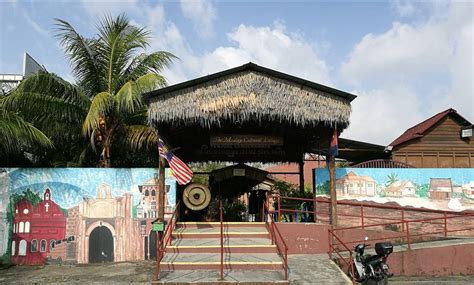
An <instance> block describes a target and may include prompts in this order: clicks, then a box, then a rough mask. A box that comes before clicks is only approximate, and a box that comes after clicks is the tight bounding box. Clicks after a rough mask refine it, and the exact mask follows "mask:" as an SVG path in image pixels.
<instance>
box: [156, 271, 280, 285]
mask: <svg viewBox="0 0 474 285" xmlns="http://www.w3.org/2000/svg"><path fill="white" fill-rule="evenodd" d="M283 277H284V276H283V273H282V272H280V271H273V270H252V271H251V272H249V271H248V270H226V271H224V280H223V281H219V278H220V271H219V270H177V271H162V272H161V273H160V281H154V282H152V284H170V283H172V284H183V285H188V284H189V285H191V284H192V285H208V284H216V285H217V284H226V285H230V284H232V285H233V284H236V285H237V284H239V285H270V284H279V285H283V284H289V281H287V280H283Z"/></svg>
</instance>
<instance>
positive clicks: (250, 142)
mask: <svg viewBox="0 0 474 285" xmlns="http://www.w3.org/2000/svg"><path fill="white" fill-rule="evenodd" d="M282 145H283V137H281V136H262V135H222V134H221V135H211V137H210V146H211V147H212V148H270V147H272V146H282Z"/></svg>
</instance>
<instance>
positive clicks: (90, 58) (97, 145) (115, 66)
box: [6, 15, 175, 167]
mask: <svg viewBox="0 0 474 285" xmlns="http://www.w3.org/2000/svg"><path fill="white" fill-rule="evenodd" d="M56 25H57V33H56V36H57V37H58V39H59V40H60V43H61V45H62V46H63V48H64V50H65V53H66V57H67V58H68V59H69V61H70V63H71V67H72V72H73V76H74V78H75V81H76V83H75V84H71V83H69V82H66V81H64V80H63V79H61V78H59V77H57V76H55V75H54V74H51V73H48V72H45V71H40V72H39V73H37V74H35V75H33V76H30V77H28V78H27V79H25V80H24V82H23V83H22V84H21V85H20V87H19V88H18V90H17V91H15V92H14V94H13V95H12V96H10V97H11V98H8V99H7V101H8V102H7V104H6V105H7V106H9V107H10V108H13V109H14V110H16V111H19V112H21V113H23V114H24V115H26V116H27V117H29V119H30V120H31V122H32V123H34V124H35V125H36V124H39V125H41V126H43V127H45V128H46V129H48V130H50V131H49V132H48V133H49V134H51V135H53V134H52V133H54V134H56V135H59V136H64V135H65V133H67V132H71V135H73V136H74V135H77V134H79V133H82V135H83V136H85V137H87V138H89V139H90V145H91V146H92V148H93V149H94V150H96V149H97V150H98V152H99V153H100V159H99V166H101V167H110V166H111V157H112V153H111V150H112V146H113V145H114V143H115V142H117V143H119V142H120V144H122V143H123V141H125V142H126V143H127V145H129V146H131V147H133V148H134V149H139V148H142V147H144V146H149V145H152V144H153V143H155V142H156V135H155V132H154V130H153V129H152V128H150V127H148V126H147V125H146V112H147V111H146V106H145V105H144V103H143V101H142V96H141V95H142V94H143V93H144V92H148V91H151V90H154V89H157V88H160V87H163V86H165V85H166V80H165V78H164V77H163V76H161V75H160V72H161V70H162V69H163V68H164V67H166V66H167V65H169V64H170V63H171V61H172V60H173V59H175V56H174V55H173V54H171V53H169V52H165V51H158V52H153V53H145V50H146V48H147V47H148V46H149V44H148V42H149V39H150V33H149V31H147V30H145V29H143V28H139V27H136V26H134V25H132V24H130V22H129V21H128V20H127V18H126V17H125V16H124V15H120V16H118V17H116V18H112V17H110V16H105V17H104V18H103V19H102V20H101V21H100V23H99V25H98V34H97V35H96V36H95V37H92V38H86V37H83V36H81V35H80V34H79V33H78V32H77V31H76V30H75V29H74V28H73V27H72V26H71V25H70V24H69V23H68V22H66V21H64V20H59V19H56ZM37 101H39V102H40V103H39V104H36V102H37ZM31 102H35V104H30V103H31ZM55 126H57V130H56V131H52V132H51V128H55ZM78 128H80V130H78ZM40 129H41V128H40ZM58 132H59V133H58ZM55 141H57V140H55Z"/></svg>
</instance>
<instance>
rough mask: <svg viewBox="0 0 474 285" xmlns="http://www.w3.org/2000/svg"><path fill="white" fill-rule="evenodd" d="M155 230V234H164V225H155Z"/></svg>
mask: <svg viewBox="0 0 474 285" xmlns="http://www.w3.org/2000/svg"><path fill="white" fill-rule="evenodd" d="M153 230H154V231H155V232H163V231H164V230H165V224H164V223H153Z"/></svg>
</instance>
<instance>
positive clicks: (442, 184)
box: [430, 178, 453, 190]
mask: <svg viewBox="0 0 474 285" xmlns="http://www.w3.org/2000/svg"><path fill="white" fill-rule="evenodd" d="M438 187H439V188H451V187H453V184H452V182H451V178H430V189H433V190H439V189H436V188H438Z"/></svg>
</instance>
